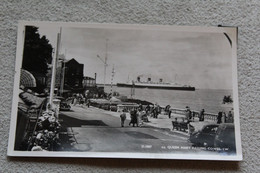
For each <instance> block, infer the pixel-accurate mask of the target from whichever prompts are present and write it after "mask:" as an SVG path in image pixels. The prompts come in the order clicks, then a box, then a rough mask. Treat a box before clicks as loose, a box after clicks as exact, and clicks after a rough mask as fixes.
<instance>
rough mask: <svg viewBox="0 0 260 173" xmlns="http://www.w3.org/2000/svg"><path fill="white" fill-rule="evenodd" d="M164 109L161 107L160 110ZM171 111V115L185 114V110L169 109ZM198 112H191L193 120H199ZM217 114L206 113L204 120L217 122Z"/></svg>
mask: <svg viewBox="0 0 260 173" xmlns="http://www.w3.org/2000/svg"><path fill="white" fill-rule="evenodd" d="M164 109H165V108H163V107H162V110H164ZM170 110H171V111H172V113H174V114H179V115H185V114H186V109H178V108H171V109H170ZM199 114H200V112H199V111H195V110H191V116H192V117H194V118H199ZM217 116H218V115H217V114H214V113H208V112H204V119H205V120H209V121H217Z"/></svg>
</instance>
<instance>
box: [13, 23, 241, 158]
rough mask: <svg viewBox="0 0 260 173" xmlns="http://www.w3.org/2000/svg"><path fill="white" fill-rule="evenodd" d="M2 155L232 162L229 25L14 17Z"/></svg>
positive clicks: (233, 68) (237, 154)
mask: <svg viewBox="0 0 260 173" xmlns="http://www.w3.org/2000/svg"><path fill="white" fill-rule="evenodd" d="M14 84H15V85H14V90H13V103H12V116H11V126H10V134H9V145H8V155H9V156H28V157H86V158H145V159H188V160H242V148H241V138H240V122H239V108H238V84H237V28H236V27H221V26H220V27H199V26H169V25H130V24H128V25H125V24H87V23H62V22H36V21H35V22H29V21H20V22H19V26H18V35H17V54H16V68H15V82H14Z"/></svg>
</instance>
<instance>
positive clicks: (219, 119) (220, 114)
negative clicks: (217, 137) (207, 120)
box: [217, 112, 222, 124]
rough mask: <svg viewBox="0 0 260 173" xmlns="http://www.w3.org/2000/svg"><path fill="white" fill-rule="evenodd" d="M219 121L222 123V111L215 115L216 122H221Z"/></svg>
mask: <svg viewBox="0 0 260 173" xmlns="http://www.w3.org/2000/svg"><path fill="white" fill-rule="evenodd" d="M221 123H222V112H219V113H218V116H217V124H221Z"/></svg>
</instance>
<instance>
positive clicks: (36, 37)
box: [22, 26, 52, 75]
mask: <svg viewBox="0 0 260 173" xmlns="http://www.w3.org/2000/svg"><path fill="white" fill-rule="evenodd" d="M51 60H52V46H51V44H49V40H48V39H47V38H46V37H45V36H42V37H40V34H39V32H38V27H35V26H26V28H25V41H24V52H23V63H22V68H23V69H25V70H28V71H30V72H32V73H37V74H42V75H45V74H46V73H47V69H48V63H50V62H51Z"/></svg>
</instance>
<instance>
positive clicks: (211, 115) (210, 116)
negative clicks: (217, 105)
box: [117, 104, 217, 121]
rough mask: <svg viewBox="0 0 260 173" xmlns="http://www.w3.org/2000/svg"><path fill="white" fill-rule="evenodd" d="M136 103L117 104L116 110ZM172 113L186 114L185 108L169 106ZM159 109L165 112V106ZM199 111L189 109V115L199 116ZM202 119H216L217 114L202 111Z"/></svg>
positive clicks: (134, 106)
mask: <svg viewBox="0 0 260 173" xmlns="http://www.w3.org/2000/svg"><path fill="white" fill-rule="evenodd" d="M138 107H139V105H138V104H134V105H117V112H121V111H122V110H123V109H125V110H126V111H127V112H129V111H130V110H131V109H133V108H138ZM145 107H146V105H143V108H145ZM170 110H171V112H172V113H173V114H178V115H185V114H186V109H179V108H171V109H170ZM161 111H162V112H165V107H161ZM199 114H200V112H199V111H195V110H191V116H192V118H199ZM204 120H208V121H217V114H214V113H208V112H204Z"/></svg>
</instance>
